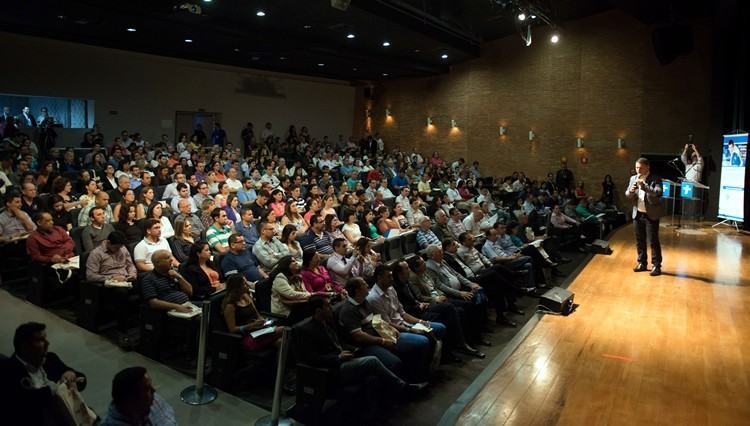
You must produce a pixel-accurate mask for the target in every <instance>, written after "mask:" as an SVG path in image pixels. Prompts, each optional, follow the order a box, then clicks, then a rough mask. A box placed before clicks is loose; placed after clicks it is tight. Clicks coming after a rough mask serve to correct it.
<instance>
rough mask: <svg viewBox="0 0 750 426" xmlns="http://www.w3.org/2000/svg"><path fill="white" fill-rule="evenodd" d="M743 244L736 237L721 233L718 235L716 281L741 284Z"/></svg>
mask: <svg viewBox="0 0 750 426" xmlns="http://www.w3.org/2000/svg"><path fill="white" fill-rule="evenodd" d="M741 260H742V244H741V243H740V241H738V240H737V239H735V238H731V237H728V236H726V235H722V234H719V235H717V236H716V271H715V277H716V281H721V282H724V283H727V284H739V280H740V277H741V275H742V274H739V273H738V271H740V268H741V267H742V265H741V263H740V261H741Z"/></svg>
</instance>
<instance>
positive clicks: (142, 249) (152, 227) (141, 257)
mask: <svg viewBox="0 0 750 426" xmlns="http://www.w3.org/2000/svg"><path fill="white" fill-rule="evenodd" d="M143 228H144V229H145V231H146V236H145V237H143V239H142V240H141V242H140V243H138V245H136V246H135V249H134V250H133V261H135V267H136V269H138V272H149V271H153V270H154V265H153V263H152V262H151V256H152V255H153V254H154V253H155V252H157V251H159V250H166V251H168V252H169V253H170V254H171V253H172V249H171V248H170V247H169V243H168V242H167V239H166V238H162V237H161V223H160V222H159V221H158V220H156V219H146V221H145V222H144V225H143ZM179 264H180V263H179V262H178V261H177V259H175V258H174V256H172V265H174V266H179Z"/></svg>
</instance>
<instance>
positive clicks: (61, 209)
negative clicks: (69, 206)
mask: <svg viewBox="0 0 750 426" xmlns="http://www.w3.org/2000/svg"><path fill="white" fill-rule="evenodd" d="M47 205H49V207H50V211H49V212H50V214H51V215H52V223H54V225H55V226H59V227H61V228H63V229H65V230H66V231H70V230H71V229H73V216H72V215H71V214H70V211H68V210H65V203H64V202H63V199H62V197H61V196H59V195H57V194H53V195H51V196H50V197H49V199H48V200H47Z"/></svg>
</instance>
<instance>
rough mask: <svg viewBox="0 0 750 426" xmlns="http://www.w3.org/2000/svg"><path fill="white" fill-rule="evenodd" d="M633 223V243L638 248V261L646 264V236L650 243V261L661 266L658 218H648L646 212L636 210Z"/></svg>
mask: <svg viewBox="0 0 750 426" xmlns="http://www.w3.org/2000/svg"><path fill="white" fill-rule="evenodd" d="M633 223H634V224H635V244H636V248H637V249H638V263H642V264H644V265H648V252H647V251H646V238H647V237H648V240H649V242H650V243H651V263H652V264H653V266H658V267H661V243H660V242H659V219H656V220H652V219H649V217H648V215H646V213H641V212H638V214H637V215H636V216H635V220H634V221H633Z"/></svg>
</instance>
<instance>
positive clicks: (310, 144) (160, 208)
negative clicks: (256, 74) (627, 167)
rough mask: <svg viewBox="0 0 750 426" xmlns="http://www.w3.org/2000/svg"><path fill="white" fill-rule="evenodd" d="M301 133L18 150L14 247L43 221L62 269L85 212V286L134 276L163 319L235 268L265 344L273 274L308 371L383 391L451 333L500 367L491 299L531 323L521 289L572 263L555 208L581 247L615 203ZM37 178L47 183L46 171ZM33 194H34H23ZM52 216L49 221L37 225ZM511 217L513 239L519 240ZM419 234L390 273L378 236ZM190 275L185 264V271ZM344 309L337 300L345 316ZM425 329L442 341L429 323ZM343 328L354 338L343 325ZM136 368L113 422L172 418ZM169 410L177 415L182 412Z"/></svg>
mask: <svg viewBox="0 0 750 426" xmlns="http://www.w3.org/2000/svg"><path fill="white" fill-rule="evenodd" d="M270 129H271V127H270V123H269V124H268V125H267V128H266V129H264V131H263V132H264V133H266V134H267V136H270V135H272V133H271V131H270ZM198 130H200V129H198ZM243 134H244V132H243ZM302 134H303V133H302V132H300V134H296V131H294V132H292V131H291V129H290V132H289V135H288V136H289V137H288V138H286V139H284V138H282V139H281V142H279V143H278V144H277V143H276V142H275V141H274V140H271V141H270V143H268V141H267V140H266V139H265V138H264V139H263V140H257V141H254V142H252V138H250V140H251V146H252V147H251V148H250V149H246V151H245V152H244V157H243V156H242V155H241V154H240V150H237V151H235V150H234V149H233V148H231V147H230V146H231V143H230V142H229V141H227V140H226V137H224V138H219V139H221V141H222V143H219V144H216V145H215V146H213V147H211V148H208V149H205V150H204V148H203V147H202V146H201V145H200V144H199V142H200V140H201V139H204V140H206V142H208V141H209V139H208V138H207V137H206V135H205V134H203V136H202V137H201V136H200V135H199V134H195V135H193V136H192V137H191V138H190V141H188V138H187V135H185V137H184V138H183V137H181V138H180V144H178V146H179V147H180V148H178V149H177V150H175V149H174V147H172V146H171V145H169V143H168V141H167V143H166V144H164V143H162V142H163V141H162V142H160V143H156V144H149V143H148V142H144V141H143V139H142V138H140V137H138V136H136V135H135V134H133V135H132V138H134V139H131V137H130V136H129V135H130V133H128V132H124V133H123V137H122V138H117V139H118V140H116V141H115V145H113V146H112V147H109V146H108V147H107V151H108V152H105V151H100V152H97V151H96V150H92V151H90V152H89V153H83V154H81V158H76V154H75V153H74V152H73V151H66V153H65V154H64V160H62V161H61V160H60V158H59V157H53V158H52V159H51V160H48V159H46V158H43V157H41V158H37V157H36V156H35V155H20V154H22V153H20V152H18V153H14V154H19V155H14V156H13V157H12V158H13V159H10V160H8V161H7V162H6V161H4V162H3V164H2V170H1V171H0V173H5V174H6V175H7V178H8V179H7V180H8V183H5V180H3V185H2V188H0V189H1V190H2V191H4V192H5V193H6V194H8V195H7V196H6V209H5V210H4V211H2V212H0V231H2V235H3V239H4V240H6V239H8V238H9V237H11V236H17V235H19V234H22V233H29V232H31V231H34V229H36V231H35V232H33V233H31V236H30V237H29V238H28V240H27V241H26V246H27V248H28V254H29V257H30V258H31V260H32V261H34V262H36V263H42V264H51V263H60V262H63V261H64V260H66V259H67V258H69V257H72V256H73V254H74V253H73V243H72V240H71V238H70V237H69V236H68V235H67V233H66V232H65V231H66V230H74V231H75V229H73V222H75V220H73V219H75V218H74V217H73V216H72V214H76V215H77V219H78V226H80V227H83V230H82V231H81V232H82V234H81V238H82V242H83V250H84V251H87V252H89V255H88V261H87V262H86V265H85V271H84V273H85V275H86V278H88V279H89V280H94V281H103V280H106V279H108V278H111V279H114V280H123V281H130V282H133V284H134V286H137V287H136V288H139V289H140V293H141V295H142V298H143V300H144V301H146V303H147V304H148V305H149V306H151V307H152V308H155V309H161V310H171V309H176V310H179V311H182V312H186V311H187V310H188V308H186V307H185V306H182V305H183V304H184V303H185V302H187V301H188V300H189V299H190V298H201V297H204V296H206V295H208V294H211V293H213V292H214V291H216V290H217V289H221V288H222V284H221V282H220V277H221V276H226V277H227V295H226V297H225V300H224V303H223V306H222V314H223V316H224V320H225V325H226V328H227V329H228V330H229V331H231V332H237V333H241V334H242V335H243V339H242V347H243V348H244V349H245V350H248V351H253V350H257V349H261V348H264V347H267V346H269V345H271V344H278V342H279V337H280V335H281V329H280V328H278V327H277V328H276V329H275V331H274V332H273V333H269V334H267V335H265V336H263V337H261V338H258V339H253V338H252V337H250V336H249V332H251V331H255V330H258V329H260V328H263V327H264V326H265V318H263V316H262V315H260V313H259V312H258V310H257V309H256V308H255V301H254V300H253V297H252V296H251V289H254V288H255V286H256V283H257V282H258V281H259V280H263V279H268V280H269V281H267V282H265V281H262V282H261V283H260V284H259V285H267V286H270V289H271V311H272V313H274V314H278V315H281V316H284V317H288V318H287V323H288V324H293V323H296V322H297V321H300V320H303V319H305V318H306V317H308V319H306V320H305V322H303V323H302V324H300V325H299V326H298V329H299V330H300V331H301V333H302V335H301V342H303V347H302V350H301V351H300V353H301V354H303V355H302V356H301V357H300V360H301V361H303V362H307V363H310V364H312V365H320V366H326V367H332V368H339V369H340V371H341V372H342V373H344V371H345V370H347V371H346V372H345V373H344V376H345V377H346V380H352V381H357V382H361V383H371V382H370V381H368V380H370V379H372V378H373V377H376V376H377V377H379V379H378V380H377V381H376V382H378V383H380V384H382V383H385V382H390V383H391V384H392V385H394V386H395V388H400V389H403V388H404V386H405V385H404V382H403V381H402V380H401V379H399V378H398V377H402V378H403V377H406V378H407V379H409V380H411V381H419V382H422V381H426V380H427V379H428V370H429V365H430V355H431V353H432V349H433V348H435V347H438V346H439V345H435V342H436V340H440V339H442V338H443V337H445V346H444V349H443V353H442V356H443V360H444V361H452V360H455V357H454V356H453V352H452V351H456V352H460V353H463V354H466V355H469V356H472V357H477V358H483V357H484V354H482V353H481V352H480V351H479V350H477V349H476V347H475V346H476V345H480V344H487V343H489V342H487V341H486V340H485V339H484V338H483V337H482V334H481V333H482V331H484V329H485V327H486V320H487V317H488V315H487V307H488V306H492V307H494V310H495V319H496V321H497V323H498V324H502V325H507V326H515V322H513V321H512V320H511V319H509V317H508V316H507V315H508V314H511V313H516V314H519V313H522V312H521V311H520V309H518V307H517V306H516V305H515V304H514V301H515V299H516V297H517V294H518V293H519V290H522V293H523V292H527V293H528V292H529V291H533V289H534V287H536V285H537V284H540V285H541V284H547V285H549V284H551V282H549V281H548V278H547V277H548V275H549V274H548V272H549V271H550V270H552V271H554V270H555V267H556V266H557V265H556V262H557V261H559V260H561V259H563V258H562V257H561V256H560V255H559V254H558V253H556V251H555V250H553V249H552V248H553V247H554V244H549V245H548V244H547V243H548V242H549V241H540V242H536V241H535V240H536V239H537V238H538V237H536V236H534V231H536V232H537V234H541V233H544V232H543V229H542V228H540V226H545V225H546V222H547V217H548V215H549V226H550V228H551V229H550V231H551V232H549V235H550V241H552V239H553V238H556V235H557V234H563V236H566V237H572V238H573V239H574V241H575V242H576V243H581V242H582V241H583V240H582V238H581V235H580V234H581V229H583V226H581V222H582V221H578V220H576V219H575V217H578V216H582V217H583V219H586V218H589V217H594V218H595V217H596V216H595V215H596V214H597V213H600V212H604V210H603V209H604V208H605V207H607V206H608V205H611V203H612V198H613V196H611V194H612V193H614V192H613V189H612V187H613V186H612V184H611V182H612V181H611V177H607V178H605V182H604V183H603V184H602V188H603V194H602V200H601V203H600V204H597V203H595V202H594V200H593V199H591V197H589V196H586V194H585V192H584V191H583V186H582V185H580V183H579V185H578V188H577V189H576V191H573V190H572V189H573V188H572V185H573V183H574V182H575V181H574V180H573V175H572V172H570V170H568V169H567V166H566V164H565V163H564V162H563V163H562V164H561V169H560V170H559V171H558V172H557V173H556V174H553V173H550V174H548V176H547V178H546V180H544V181H541V182H537V181H535V180H532V179H529V178H527V177H526V176H525V175H524V174H523V173H522V172H514V173H512V174H509V176H507V177H502V176H500V177H497V178H493V177H482V174H481V173H480V171H479V166H478V163H476V162H474V164H472V165H471V166H470V165H469V164H468V163H467V162H466V161H464V160H463V159H458V160H456V161H453V159H451V160H449V159H443V158H441V157H440V155H439V154H438V153H434V154H433V156H432V157H426V158H425V157H423V156H422V155H420V154H419V153H418V152H417V151H416V150H411V152H410V153H407V152H403V151H401V150H399V149H398V148H395V149H392V150H391V151H388V152H386V151H384V147H383V148H381V145H383V142H382V140H381V139H379V138H363V139H362V141H361V143H360V144H358V143H357V141H356V140H354V139H353V140H352V141H350V142H349V143H347V142H346V141H345V140H344V139H343V137H340V138H339V141H338V142H337V143H336V144H335V145H336V148H335V149H334V148H332V145H331V144H328V143H327V141H325V140H318V139H316V138H314V137H311V136H310V135H309V134H308V133H307V131H306V130H305V131H304V135H305V136H304V138H303V136H302ZM213 139H214V138H212V140H213ZM285 140H286V141H287V142H285ZM214 142H215V141H214ZM222 145H223V147H222ZM247 145H248V144H247V143H246V141H245V140H244V138H243V146H246V147H247ZM92 146H93V145H92ZM37 155H38V154H37ZM51 155H52V153H50V156H51ZM57 155H58V156H59V155H60V153H59V152H58V153H57ZM365 155H367V157H365ZM84 157H85V158H84ZM82 160H83V161H82ZM39 163H41V167H37V164H39ZM78 164H84V166H83V170H81V168H80V167H79V166H78ZM207 164H208V165H209V167H208V171H206V165H207ZM14 165H15V166H17V168H16V169H15V170H14V168H13V166H14ZM38 169H40V170H41V173H39V174H37V175H35V174H34V173H33V172H31V170H38ZM66 169H69V170H74V171H75V173H73V174H66V173H65V170H66ZM79 170H80V173H79V172H78V171H79ZM0 178H2V176H0ZM71 179H72V181H71ZM97 182H100V184H98V183H97ZM152 184H153V185H155V186H151V185H152ZM11 185H15V186H13V187H11ZM36 185H39V186H40V189H39V192H40V194H39V195H38V194H37V187H36ZM99 185H101V188H99ZM365 185H366V187H364V186H365ZM74 188H75V189H74ZM337 188H338V189H337ZM19 189H22V194H21V196H18V195H15V194H16V191H18V190H19ZM108 191H109V192H108ZM47 192H51V194H47ZM394 195H398V196H394ZM77 196H78V197H79V198H78V200H80V202H78V201H76V197H77ZM136 197H137V201H136ZM579 200H580V201H579ZM110 201H111V202H113V203H115V204H114V211H113V210H112V207H111V206H110ZM425 201H427V202H429V206H425ZM78 206H80V207H81V209H80V211H77V210H76V208H77V207H78ZM576 206H577V207H576ZM44 208H48V209H49V212H42V213H39V214H38V215H37V213H38V212H40V211H43V210H42V209H44ZM70 209H73V210H70ZM164 209H166V211H165V210H164ZM566 209H567V210H566ZM563 211H568V212H570V213H572V215H573V217H570V216H571V215H570V214H569V215H566V214H564V213H563ZM28 212H31V213H32V214H34V216H30V214H29V213H28ZM550 212H551V213H550ZM172 213H176V215H174V217H173V218H172V220H170V218H169V217H167V216H171V214H172ZM576 214H577V215H576ZM32 217H34V218H35V221H36V223H34V221H32V220H31V218H32ZM113 218H116V220H117V222H116V223H115V224H114V227H113V226H112V225H111V223H112V222H113ZM431 218H432V220H431ZM597 220H598V219H597ZM589 221H592V222H593V221H594V219H589ZM342 223H343V225H342ZM519 223H520V225H519ZM173 225H174V229H173ZM506 225H507V227H508V229H509V230H513V231H508V232H506ZM527 227H528V229H529V235H526V230H527ZM113 229H116V230H117V231H114V232H113ZM531 229H533V231H531ZM412 230H413V231H414V232H415V234H414V235H408V234H407V237H410V239H409V240H407V244H408V243H409V242H410V241H412V240H411V238H415V237H416V242H417V246H418V247H419V250H421V252H420V253H424V254H426V256H427V258H428V260H427V261H426V262H425V261H423V260H422V258H421V257H420V256H419V253H405V255H406V256H404V257H403V258H401V259H399V258H394V259H388V260H389V261H388V265H392V269H391V267H386V266H385V265H384V259H381V258H380V254H379V253H380V245H378V244H377V243H379V242H384V241H385V238H384V237H389V238H392V240H390V242H392V243H393V244H401V243H402V242H403V241H405V240H404V239H403V238H399V236H401V235H403V234H404V233H408V232H412ZM567 234H569V235H567ZM172 236H174V238H173V239H172V238H171V237H172ZM202 236H204V237H203V238H201V237H202ZM167 238H169V241H167ZM481 238H484V239H485V240H484V241H483V242H481V244H480V245H477V246H475V244H476V241H477V240H480V239H481ZM454 240H456V241H459V242H460V243H461V244H460V245H458V244H456V241H454ZM131 242H137V245H136V246H135V247H134V249H133V256H132V259H131V256H130V254H129V253H128V249H127V248H126V247H125V244H126V243H131ZM373 243H376V245H375V250H373ZM8 246H9V245H7V244H6V245H5V246H3V254H6V253H7V252H8ZM19 246H20V245H19ZM20 247H21V248H23V247H22V246H20ZM404 247H406V246H404ZM478 249H481V251H480V250H478ZM547 249H549V251H548V250H547ZM376 251H377V253H376ZM173 253H174V256H172V254H173ZM212 253H213V255H214V256H216V257H214V260H215V261H216V262H217V263H216V265H215V266H214V264H213V263H212V262H211V258H212ZM415 255H416V256H415ZM383 256H384V257H386V258H388V256H389V254H388V253H383ZM406 259H408V262H407V261H406ZM179 265H181V267H180V269H179V271H180V272H177V271H175V270H174V269H173V267H176V266H179ZM82 266H84V265H82ZM219 268H220V270H219ZM139 272H140V273H141V278H140V279H139V278H138V273H139ZM183 277H184V278H183ZM519 280H521V281H523V284H521V285H520V287H522V289H519V285H516V284H517V282H518V281H519ZM367 283H370V284H371V285H372V288H371V289H368V286H367ZM259 288H262V287H259ZM266 288H267V287H266ZM320 296H326V297H320ZM332 300H335V301H337V302H338V304H337V306H336V309H335V311H336V320H335V324H334V322H332V321H333V319H332V317H331V306H330V303H331V301H332ZM374 314H379V315H380V318H382V320H384V321H385V322H384V324H385V326H387V327H391V328H393V330H394V331H395V333H394V334H395V336H396V337H395V338H394V339H391V338H390V337H387V336H384V335H381V334H379V331H376V327H375V326H374V325H373V317H374ZM310 315H313V318H309V317H310ZM417 324H421V325H422V326H424V327H425V328H426V329H427V330H430V329H431V330H432V331H420V330H418V329H419V328H421V327H420V326H418V327H417V329H414V326H415V325H417ZM333 327H335V328H337V329H338V330H339V331H340V332H341V336H342V338H343V342H344V344H345V346H341V343H340V342H338V337H337V336H336V335H335V334H330V333H328V331H331V329H332V328H333ZM378 327H383V325H382V324H380V325H378ZM420 333H423V334H420ZM310 345H312V347H310ZM350 345H351V346H355V347H357V348H359V351H358V352H357V356H358V357H361V358H358V359H361V360H364V361H363V362H362V363H355V362H354V361H356V360H352V359H351V358H352V356H353V355H352V354H351V353H349V352H347V350H346V349H345V348H350V347H351V346H350ZM438 355H439V354H438ZM363 366H364V367H363ZM360 368H361V369H362V370H361V371H360V370H357V369H360ZM355 370H356V371H360V373H353V371H355ZM129 374H131V376H132V377H130V379H128V380H130V384H129V385H128V386H130V388H128V389H127V390H126V391H123V390H122V389H121V390H120V391H118V392H121V393H119V396H118V397H115V396H114V393H115V390H114V388H115V385H114V383H113V403H112V406H111V407H110V412H109V414H108V416H107V418H106V419H105V420H104V422H103V423H102V424H121V423H117V421H124V420H122V419H126V420H127V421H130V420H133V421H140V422H141V423H143V422H147V421H152V420H154V419H155V418H156V417H154V416H153V415H152V414H154V413H153V412H151V411H149V407H151V408H152V409H154V407H155V406H158V405H160V404H162V403H163V401H161V402H159V401H157V398H155V397H152V399H150V400H149V399H148V398H145V399H142V400H140V401H135V400H133V399H129V395H130V394H133V395H136V394H137V392H145V393H148V392H147V391H148V388H149V387H150V381H149V380H148V376H147V375H146V373H145V370H144V371H140V370H139V371H136V372H133V373H129ZM397 376H398V377H397ZM123 380H125V379H123ZM346 380H345V382H346ZM383 380H385V382H383ZM372 383H375V382H372ZM118 386H120V387H122V386H125V385H122V384H120V385H118ZM125 387H127V386H125ZM136 387H138V388H137V389H136ZM123 389H124V388H123ZM379 389H381V388H379V387H378V386H373V387H371V388H368V392H372V391H374V390H379ZM381 396H382V395H381ZM377 399H378V398H375V397H373V398H372V399H370V400H368V404H369V403H374V402H376V400H377ZM136 402H137V403H136ZM162 408H163V407H162ZM167 408H168V407H167ZM156 410H157V412H161V411H164V412H165V413H167V414H166V416H167V417H170V414H169V413H170V412H171V411H170V410H161V409H160V408H157V409H156ZM159 410H161V411H159ZM154 415H155V414H154ZM171 417H172V418H173V417H174V413H173V412H171ZM112 419H114V420H112ZM107 421H111V423H107Z"/></svg>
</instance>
